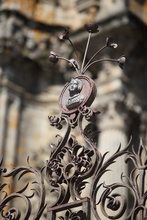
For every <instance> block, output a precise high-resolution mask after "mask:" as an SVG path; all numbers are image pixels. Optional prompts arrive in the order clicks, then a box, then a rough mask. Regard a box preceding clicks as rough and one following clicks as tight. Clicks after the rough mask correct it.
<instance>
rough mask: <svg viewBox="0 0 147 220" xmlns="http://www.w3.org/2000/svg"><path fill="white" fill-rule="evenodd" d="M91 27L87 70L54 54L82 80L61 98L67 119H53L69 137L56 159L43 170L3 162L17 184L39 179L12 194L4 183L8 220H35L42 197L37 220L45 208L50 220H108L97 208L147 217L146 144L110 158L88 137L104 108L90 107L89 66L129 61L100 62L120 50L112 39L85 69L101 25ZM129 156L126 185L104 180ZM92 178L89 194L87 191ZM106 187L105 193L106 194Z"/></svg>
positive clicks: (1, 208) (0, 172)
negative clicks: (75, 133) (102, 56)
mask: <svg viewBox="0 0 147 220" xmlns="http://www.w3.org/2000/svg"><path fill="white" fill-rule="evenodd" d="M86 29H87V30H88V32H89V38H88V41H87V46H86V50H85V54H84V58H83V62H82V65H81V66H80V65H79V63H78V62H77V61H75V60H67V59H65V58H62V57H60V56H58V55H57V54H56V53H54V52H51V54H50V57H49V59H50V61H51V62H53V63H57V62H58V61H59V60H60V59H64V60H65V61H67V62H68V63H69V64H70V65H71V64H72V66H73V67H74V68H75V71H76V72H77V76H76V77H74V78H73V79H71V81H70V82H69V83H67V84H66V85H65V87H64V88H63V91H62V93H61V96H60V99H59V103H60V108H61V115H60V116H49V122H50V124H51V126H55V127H56V128H57V129H62V127H64V128H65V129H66V130H65V134H64V136H63V137H62V136H60V135H57V140H58V141H57V143H56V144H54V146H53V149H52V152H51V156H50V159H49V160H48V161H46V162H45V163H44V166H43V167H42V168H41V169H40V170H37V169H35V168H33V167H32V166H31V165H30V164H29V159H28V160H27V161H28V165H27V166H21V167H16V168H14V169H13V170H12V171H7V170H6V168H3V165H2V164H3V163H2V161H1V163H0V177H1V178H2V177H3V178H5V179H7V178H10V177H13V178H14V177H17V182H19V181H21V179H22V178H23V177H24V176H27V177H28V176H29V174H32V175H33V176H34V180H33V181H30V180H29V179H28V178H27V181H26V185H25V186H24V187H23V188H21V189H19V190H16V191H15V192H11V193H10V194H7V193H6V187H8V184H7V182H6V183H1V184H0V192H1V200H0V213H1V218H2V219H6V220H10V219H11V220H19V219H25V220H27V219H31V215H32V212H33V209H34V205H33V203H32V198H33V197H35V196H36V195H38V197H37V198H36V197H35V198H36V200H35V204H36V205H37V207H35V208H36V209H35V212H33V213H35V214H33V219H34V220H39V219H41V218H42V216H43V213H44V211H45V210H47V216H46V219H48V220H49V219H50V220H53V219H61V220H64V219H72V220H76V219H77V220H78V219H79V220H80V219H81V220H82V219H88V220H89V219H91V213H92V215H93V216H94V217H95V219H98V220H100V219H101V220H102V218H101V216H100V215H99V211H98V208H97V207H99V208H100V210H101V212H102V213H103V216H105V217H106V218H107V219H120V218H121V217H123V216H124V215H125V219H129V220H135V219H136V220H137V219H138V218H139V220H146V219H147V209H146V199H147V192H146V188H145V179H146V169H147V160H146V158H147V157H146V156H147V149H146V148H145V147H144V146H143V144H142V142H140V147H139V149H138V151H137V152H135V151H134V149H133V146H132V142H131V141H130V142H129V143H128V145H127V146H126V147H125V148H122V147H121V145H120V146H119V147H118V149H116V152H115V153H114V154H113V155H112V156H110V157H109V158H107V159H106V155H107V154H108V152H106V153H105V154H104V155H102V154H101V153H100V152H99V150H98V149H97V146H96V141H95V140H94V139H93V138H92V137H91V136H90V135H89V130H88V133H87V132H85V131H86V129H85V121H87V123H88V122H89V123H91V120H93V118H94V116H95V115H96V114H98V113H99V111H98V110H95V111H94V110H93V109H92V108H91V107H90V106H91V104H92V102H93V101H94V99H95V97H96V87H95V84H94V82H93V80H92V79H90V78H89V77H88V76H85V75H84V74H85V72H86V70H87V68H88V67H89V66H91V65H93V64H95V63H97V62H101V61H112V62H116V63H118V64H119V65H120V67H122V66H123V64H124V62H125V57H121V58H119V59H116V60H112V59H107V60H104V59H100V60H96V59H95V57H96V55H97V54H98V53H99V52H101V51H102V50H103V49H105V48H107V47H111V48H112V49H115V48H116V47H117V44H116V43H115V42H113V40H112V39H110V38H107V39H106V43H105V45H104V47H103V48H101V49H100V50H98V51H97V52H96V53H95V54H94V55H93V57H92V58H91V59H90V60H89V61H88V63H87V64H86V65H85V60H86V55H87V51H88V46H89V42H90V37H91V35H92V33H95V32H98V27H97V25H95V24H94V25H93V24H88V25H86ZM69 35H70V33H69V31H66V33H65V32H64V35H62V36H60V39H62V40H70V38H69ZM86 126H88V125H86ZM74 128H77V129H78V131H79V133H80V135H81V137H82V138H83V140H84V141H83V144H81V143H79V142H78V140H77V138H76V137H75V136H73V135H72V129H74ZM123 155H126V157H127V159H126V163H128V164H129V163H130V162H131V163H133V164H134V167H133V169H132V171H131V172H130V174H129V175H124V174H121V173H120V177H121V182H117V183H115V182H114V183H113V184H109V185H106V184H105V183H102V182H101V180H100V179H101V177H102V176H103V175H104V174H105V173H107V172H108V171H109V169H110V166H111V165H112V164H113V163H115V162H116V159H117V158H120V157H121V156H123ZM89 180H90V190H89V194H88V195H85V194H84V191H85V189H86V187H87V185H88V182H89ZM45 183H46V184H45ZM30 184H32V185H33V188H31V192H32V193H31V194H29V195H28V192H27V189H28V188H29V185H30ZM45 185H47V187H45ZM101 187H102V188H103V192H101V190H100V189H101ZM46 188H47V190H49V189H50V193H49V198H52V197H54V198H55V199H54V202H52V204H50V205H49V204H48V203H47V200H46V199H47V198H48V194H47V191H46ZM121 188H125V189H127V191H128V192H129V194H131V197H132V200H131V204H130V199H129V198H128V194H125V195H122V194H121V193H119V192H117V193H116V190H117V189H121ZM16 198H17V199H20V201H21V203H22V204H23V212H22V211H20V210H19V208H18V207H17V206H16V207H13V204H12V203H11V204H10V202H11V201H13V200H15V199H16ZM14 204H15V203H14ZM24 210H25V211H24ZM109 211H111V212H109Z"/></svg>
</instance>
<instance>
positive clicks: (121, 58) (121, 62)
mask: <svg viewBox="0 0 147 220" xmlns="http://www.w3.org/2000/svg"><path fill="white" fill-rule="evenodd" d="M125 62H126V58H125V57H124V56H122V57H120V58H119V59H118V64H119V66H120V68H122V69H123V67H124V64H125Z"/></svg>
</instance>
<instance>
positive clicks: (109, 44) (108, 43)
mask: <svg viewBox="0 0 147 220" xmlns="http://www.w3.org/2000/svg"><path fill="white" fill-rule="evenodd" d="M106 46H107V47H112V48H114V49H115V48H117V47H118V44H116V43H115V42H114V40H113V38H112V37H107V38H106Z"/></svg>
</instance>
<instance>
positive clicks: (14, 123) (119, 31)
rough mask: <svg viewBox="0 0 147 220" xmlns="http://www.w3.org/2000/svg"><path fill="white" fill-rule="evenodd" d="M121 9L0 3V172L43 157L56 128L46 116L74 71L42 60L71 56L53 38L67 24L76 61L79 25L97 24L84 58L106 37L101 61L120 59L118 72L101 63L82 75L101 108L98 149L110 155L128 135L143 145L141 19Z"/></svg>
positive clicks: (82, 37) (146, 93)
mask: <svg viewBox="0 0 147 220" xmlns="http://www.w3.org/2000/svg"><path fill="white" fill-rule="evenodd" d="M130 2H135V1H130ZM136 2H137V1H136ZM138 2H139V1H138ZM130 4H131V7H130V11H133V12H134V10H133V9H134V8H133V3H130ZM139 4H141V3H139ZM127 7H128V6H127V4H126V2H125V1H122V0H117V1H112V0H97V1H96V0H95V1H88V0H87V1H82V0H74V1H73V0H69V1H68V4H67V1H65V0H64V1H63V0H62V1H57V0H56V1H50V3H48V1H45V0H40V1H35V0H22V1H19V0H17V1H16V0H15V1H14V0H4V1H3V0H2V1H0V8H1V11H0V155H3V157H4V163H5V167H8V168H12V167H14V166H16V165H18V164H24V163H25V161H26V158H27V156H28V155H30V157H31V159H32V161H33V163H34V164H35V166H39V163H40V161H43V160H45V159H48V155H49V152H50V147H49V143H52V142H54V136H55V135H56V133H57V131H56V129H53V128H50V127H49V123H48V119H47V117H48V115H58V114H59V112H60V109H59V106H58V97H59V95H60V92H61V90H62V88H63V85H64V83H65V82H66V81H69V80H70V78H71V76H72V75H74V73H73V72H72V71H71V70H69V69H68V67H67V66H66V65H65V63H64V62H61V63H60V64H58V65H57V66H54V65H52V64H50V63H49V62H48V59H47V57H48V54H49V51H50V50H54V51H56V52H59V53H60V54H62V55H64V56H66V57H68V58H71V56H72V55H73V51H72V49H71V48H70V47H69V46H66V45H63V44H62V43H60V42H59V41H58V40H57V38H56V37H57V35H58V34H59V33H60V32H61V31H62V30H64V27H65V26H69V27H70V28H71V29H72V31H73V34H72V36H71V38H72V40H73V42H74V43H75V45H76V47H77V48H80V50H79V51H78V53H79V56H80V58H82V56H83V51H84V47H85V42H86V39H87V33H85V31H84V30H83V25H84V23H86V22H93V21H95V22H97V23H98V24H99V25H100V33H99V34H98V35H97V34H96V35H94V37H93V38H92V43H91V47H90V49H89V52H88V56H89V57H91V55H92V54H93V51H94V50H95V48H96V47H97V48H99V47H101V45H103V44H104V42H105V38H106V37H107V36H113V37H114V39H115V41H116V42H118V43H119V47H118V49H116V50H113V51H111V50H107V51H106V52H104V53H102V57H119V56H121V55H122V54H125V55H126V56H127V57H128V59H127V62H126V65H125V68H124V70H123V71H122V70H121V69H120V68H119V67H118V66H116V65H115V64H110V63H108V64H105V63H104V64H103V65H96V66H95V67H94V68H93V67H92V68H90V69H89V71H88V73H87V74H90V75H91V76H92V78H93V79H95V80H96V85H97V88H98V96H97V98H96V100H95V102H94V107H96V108H99V109H100V111H101V114H100V115H99V116H98V118H97V120H96V121H97V124H96V126H97V128H98V130H99V131H100V132H99V134H98V147H99V149H100V151H101V152H103V153H104V152H106V151H107V150H108V151H110V152H111V153H112V152H114V151H115V149H116V148H115V147H117V146H118V145H119V143H120V142H121V143H122V146H125V145H126V144H127V142H128V140H129V138H130V136H131V135H132V137H133V141H134V142H135V143H136V144H137V143H138V142H139V138H140V137H142V138H143V142H144V144H145V145H146V144H147V119H146V115H147V87H146V84H147V77H146V76H147V64H146V59H147V54H146V49H147V44H146V29H145V24H146V22H145V19H144V17H143V19H142V18H141V17H140V19H141V20H143V21H140V20H138V19H137V18H136V17H135V16H133V15H132V14H131V13H128V8H127ZM140 7H141V5H140ZM142 7H143V6H142ZM145 9H146V7H145V6H144V10H145ZM75 134H76V132H75ZM76 135H78V134H76ZM122 164H123V161H122V163H119V165H120V166H119V170H120V172H121V171H123V169H122ZM123 168H124V169H125V170H127V169H128V168H126V167H125V166H123Z"/></svg>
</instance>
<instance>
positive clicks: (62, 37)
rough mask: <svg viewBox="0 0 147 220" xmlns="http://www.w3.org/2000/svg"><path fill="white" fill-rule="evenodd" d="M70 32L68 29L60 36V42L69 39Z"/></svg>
mask: <svg viewBox="0 0 147 220" xmlns="http://www.w3.org/2000/svg"><path fill="white" fill-rule="evenodd" d="M69 35H70V31H69V28H66V29H65V30H64V32H63V33H62V34H60V35H59V40H61V41H65V40H68V39H69Z"/></svg>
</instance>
